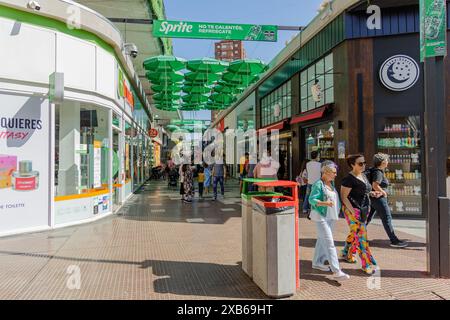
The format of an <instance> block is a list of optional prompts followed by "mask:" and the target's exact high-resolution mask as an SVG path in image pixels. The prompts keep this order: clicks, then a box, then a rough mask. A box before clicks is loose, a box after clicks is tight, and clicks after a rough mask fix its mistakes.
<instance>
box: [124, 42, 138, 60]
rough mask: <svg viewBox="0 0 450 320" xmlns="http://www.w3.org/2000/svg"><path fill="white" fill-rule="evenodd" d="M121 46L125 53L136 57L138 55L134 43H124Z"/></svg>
mask: <svg viewBox="0 0 450 320" xmlns="http://www.w3.org/2000/svg"><path fill="white" fill-rule="evenodd" d="M123 46H124V49H125V53H126V54H127V55H130V56H131V57H132V58H136V57H137V56H138V54H139V50H138V47H137V46H136V45H135V44H134V43H125V44H124V45H123Z"/></svg>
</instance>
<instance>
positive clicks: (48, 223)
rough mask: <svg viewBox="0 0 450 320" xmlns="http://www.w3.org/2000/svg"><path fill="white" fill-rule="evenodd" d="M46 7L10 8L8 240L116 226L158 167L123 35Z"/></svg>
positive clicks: (0, 205) (4, 127) (0, 34)
mask: <svg viewBox="0 0 450 320" xmlns="http://www.w3.org/2000/svg"><path fill="white" fill-rule="evenodd" d="M39 2H40V5H41V9H40V11H39V12H37V11H33V10H31V9H28V7H27V1H16V0H15V1H12V0H2V1H0V43H1V44H2V50H1V51H0V61H1V62H0V105H1V106H2V107H1V110H0V199H1V201H0V235H9V234H15V233H21V232H31V231H38V230H46V229H51V228H57V227H63V226H68V225H73V224H77V223H83V222H89V221H94V220H97V219H99V218H102V217H106V216H107V215H109V214H112V213H114V212H116V211H117V210H118V209H119V208H120V206H121V205H122V204H123V203H124V202H125V201H126V200H127V199H128V198H129V197H130V196H131V195H132V193H133V191H135V190H136V189H138V188H139V187H140V186H141V185H142V184H143V183H144V182H145V181H146V180H147V179H148V178H149V176H150V169H151V166H152V164H153V163H154V162H155V161H156V160H157V159H156V158H157V157H158V153H157V152H155V150H154V143H153V142H152V140H151V139H150V137H149V135H148V130H149V129H150V128H151V127H152V123H153V120H152V114H151V112H150V104H149V102H148V101H147V100H146V98H145V93H144V90H143V88H142V85H141V83H140V81H139V77H138V75H137V74H136V72H135V70H134V68H133V63H132V61H131V58H130V56H128V55H126V54H125V53H124V52H123V51H122V48H123V41H122V37H121V33H120V32H119V31H118V30H117V29H116V28H115V27H114V25H112V24H111V23H110V22H109V21H108V20H107V19H105V18H104V17H103V16H101V15H100V14H98V13H96V12H94V11H92V10H90V9H88V8H86V7H83V6H79V5H77V4H76V3H74V2H70V3H69V2H67V1H60V0H47V1H44V0H42V1H39ZM69 6H75V7H76V8H77V9H78V10H79V13H80V16H81V20H80V21H81V24H80V25H79V26H77V28H73V27H72V26H70V25H67V24H66V21H67V12H70V11H69ZM94 30H95V31H94ZM55 73H56V74H57V75H58V76H57V77H56V79H57V80H53V79H54V78H53V77H52V75H53V74H55ZM55 90H56V91H55ZM55 92H56V94H55Z"/></svg>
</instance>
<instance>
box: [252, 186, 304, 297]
mask: <svg viewBox="0 0 450 320" xmlns="http://www.w3.org/2000/svg"><path fill="white" fill-rule="evenodd" d="M255 185H257V186H261V187H266V188H267V187H284V188H291V189H292V193H291V194H292V197H290V196H278V195H277V196H264V197H260V196H255V197H253V198H252V207H253V211H252V224H253V237H252V244H253V247H252V253H253V281H254V282H255V283H256V284H257V285H258V286H259V287H260V288H261V289H262V290H263V291H264V292H265V293H266V295H268V296H269V297H273V298H282V297H287V296H291V295H293V294H294V293H295V291H296V289H297V288H299V254H298V189H297V187H298V184H297V183H295V182H292V181H281V180H278V181H270V182H256V183H255Z"/></svg>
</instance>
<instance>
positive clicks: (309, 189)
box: [303, 184, 312, 212]
mask: <svg viewBox="0 0 450 320" xmlns="http://www.w3.org/2000/svg"><path fill="white" fill-rule="evenodd" d="M311 187H312V185H311V184H308V186H307V187H306V193H305V201H303V212H305V211H309V210H310V206H309V195H310V193H311Z"/></svg>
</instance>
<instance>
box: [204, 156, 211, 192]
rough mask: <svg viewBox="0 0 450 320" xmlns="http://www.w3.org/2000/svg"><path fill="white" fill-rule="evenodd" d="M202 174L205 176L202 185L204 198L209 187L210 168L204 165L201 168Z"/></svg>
mask: <svg viewBox="0 0 450 320" xmlns="http://www.w3.org/2000/svg"><path fill="white" fill-rule="evenodd" d="M203 173H204V175H205V182H204V183H203V188H204V194H205V196H206V195H207V194H209V187H210V186H211V167H210V166H209V165H208V164H207V163H205V164H204V166H203Z"/></svg>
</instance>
